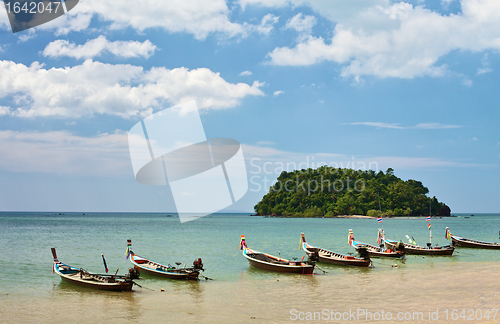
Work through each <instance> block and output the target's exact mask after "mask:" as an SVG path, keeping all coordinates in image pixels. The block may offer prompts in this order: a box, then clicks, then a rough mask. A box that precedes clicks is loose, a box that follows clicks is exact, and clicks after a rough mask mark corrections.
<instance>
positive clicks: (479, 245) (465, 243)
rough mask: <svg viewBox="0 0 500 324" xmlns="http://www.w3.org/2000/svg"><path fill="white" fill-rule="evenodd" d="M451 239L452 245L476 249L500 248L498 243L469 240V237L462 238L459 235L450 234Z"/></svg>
mask: <svg viewBox="0 0 500 324" xmlns="http://www.w3.org/2000/svg"><path fill="white" fill-rule="evenodd" d="M451 240H452V243H453V246H459V247H467V248H476V249H495V250H499V249H500V244H498V243H489V242H482V241H476V240H470V239H466V238H463V237H460V236H455V235H452V236H451Z"/></svg>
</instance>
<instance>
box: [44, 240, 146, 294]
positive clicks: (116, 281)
mask: <svg viewBox="0 0 500 324" xmlns="http://www.w3.org/2000/svg"><path fill="white" fill-rule="evenodd" d="M52 256H53V257H54V265H53V268H52V272H53V273H54V272H55V273H57V274H58V275H59V276H60V277H61V279H62V280H64V281H66V282H69V283H72V284H76V285H79V286H83V287H89V288H95V289H100V290H113V291H130V290H132V286H133V285H134V284H135V282H134V281H133V280H134V279H138V278H139V273H138V272H137V271H136V270H135V269H132V268H131V269H129V273H128V274H127V275H125V276H120V275H117V274H116V273H115V274H114V275H108V274H97V273H91V272H88V271H87V270H84V269H81V268H76V267H72V266H70V265H67V264H64V263H62V262H61V261H59V260H58V259H57V254H56V249H55V248H52ZM103 260H104V258H103ZM105 267H106V270H107V266H106V265H105ZM117 272H118V270H117Z"/></svg>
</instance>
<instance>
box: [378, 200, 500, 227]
mask: <svg viewBox="0 0 500 324" xmlns="http://www.w3.org/2000/svg"><path fill="white" fill-rule="evenodd" d="M377 197H378V210H379V212H380V218H382V206H381V205H380V193H379V191H378V190H377ZM382 230H384V223H383V222H382ZM498 233H499V236H500V231H499V232H498Z"/></svg>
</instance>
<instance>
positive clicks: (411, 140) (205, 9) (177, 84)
mask: <svg viewBox="0 0 500 324" xmlns="http://www.w3.org/2000/svg"><path fill="white" fill-rule="evenodd" d="M0 9H2V8H0ZM499 50H500V2H499V1H497V0H461V1H459V0H441V1H438V0H432V1H423V0H413V1H392V0H358V1H343V0H329V1H324V0H234V1H224V0H192V1H174V0H164V1H152V0H139V1H137V0H136V1H131V0H121V1H111V0H109V1H102V0H81V1H80V2H79V3H78V5H77V6H76V7H75V8H74V9H72V10H71V11H70V12H68V13H67V14H65V15H63V16H61V17H59V18H57V19H55V20H53V21H50V22H48V23H46V24H43V25H40V26H38V27H35V28H32V29H28V30H25V31H21V32H18V33H12V30H11V27H10V24H9V20H8V18H7V14H6V12H5V11H4V10H3V9H2V10H0V197H1V198H0V210H2V211H54V212H61V211H63V212H64V211H66V212H70V211H78V212H80V211H81V212H92V211H96V212H97V211H103V212H111V211H116V212H175V203H174V200H173V197H172V192H171V189H170V187H169V185H167V186H148V185H143V184H141V183H139V182H137V181H136V180H135V177H134V172H133V169H132V164H131V157H130V154H129V149H128V140H127V138H128V137H127V134H128V131H129V130H130V129H131V128H132V127H133V126H134V125H135V124H137V123H139V122H140V121H141V120H142V119H144V118H146V117H148V116H151V115H152V114H154V113H156V112H159V111H161V110H163V109H165V108H169V107H171V106H174V105H177V104H182V103H185V102H189V101H192V100H194V101H195V102H196V104H197V107H198V109H199V112H200V116H201V121H202V124H203V128H204V131H205V134H206V136H207V138H231V139H235V140H237V141H239V142H240V143H241V145H242V146H241V147H242V151H243V154H244V157H245V162H246V167H247V177H248V181H249V185H248V192H247V193H246V195H244V196H243V198H241V199H240V200H239V201H237V202H236V203H234V204H233V205H231V206H228V207H227V210H230V211H248V212H250V211H253V206H254V205H255V204H256V203H257V202H258V201H259V200H260V199H261V198H262V196H263V195H264V194H265V193H267V191H268V190H269V186H270V185H271V183H272V182H273V181H274V180H276V178H277V176H278V175H279V173H280V172H281V171H282V170H292V169H294V168H299V169H301V168H307V167H313V168H315V167H317V166H318V165H321V164H328V165H331V166H336V167H347V168H355V169H364V170H366V169H368V168H370V169H374V170H376V171H379V170H382V171H385V170H386V169H388V168H393V169H394V174H395V175H396V176H398V177H400V178H402V179H404V180H407V179H416V180H419V181H422V183H423V184H424V185H425V186H426V187H428V188H429V194H430V195H431V196H436V197H437V198H438V199H439V200H440V201H442V202H445V203H446V204H447V205H448V206H450V207H451V210H452V213H493V212H500V199H498V197H499V196H500V186H498V184H497V183H498V181H499V180H500V177H499V171H500V170H499V166H500V130H499V127H498V120H499V119H500V118H499V117H500V116H499V112H498V111H499V109H498V103H499V99H500V92H499V91H498V88H499V86H500V55H499Z"/></svg>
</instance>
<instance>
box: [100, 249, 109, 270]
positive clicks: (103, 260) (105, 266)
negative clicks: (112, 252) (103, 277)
mask: <svg viewBox="0 0 500 324" xmlns="http://www.w3.org/2000/svg"><path fill="white" fill-rule="evenodd" d="M101 256H102V262H104V270H106V273H108V265H107V264H106V259H104V254H101Z"/></svg>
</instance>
